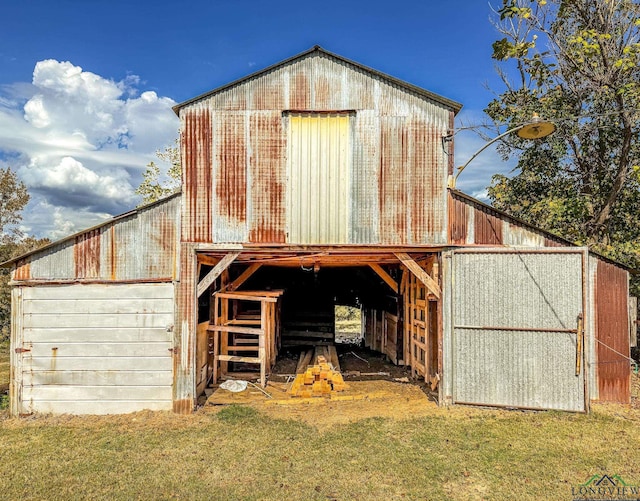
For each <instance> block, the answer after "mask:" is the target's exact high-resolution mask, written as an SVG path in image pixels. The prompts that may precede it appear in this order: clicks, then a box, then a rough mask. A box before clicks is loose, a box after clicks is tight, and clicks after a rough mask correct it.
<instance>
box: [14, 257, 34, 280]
mask: <svg viewBox="0 0 640 501" xmlns="http://www.w3.org/2000/svg"><path fill="white" fill-rule="evenodd" d="M12 278H13V280H29V279H30V278H31V265H30V264H29V260H28V259H22V260H20V261H18V262H17V263H16V267H15V270H14V272H13V277H12Z"/></svg>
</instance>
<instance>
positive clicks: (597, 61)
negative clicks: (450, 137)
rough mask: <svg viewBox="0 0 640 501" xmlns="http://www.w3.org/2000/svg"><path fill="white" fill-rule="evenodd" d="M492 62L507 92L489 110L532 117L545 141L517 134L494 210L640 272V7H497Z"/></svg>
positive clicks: (628, 0) (507, 150)
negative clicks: (544, 130) (541, 124)
mask: <svg viewBox="0 0 640 501" xmlns="http://www.w3.org/2000/svg"><path fill="white" fill-rule="evenodd" d="M497 14H499V16H500V20H499V21H497V22H496V27H497V29H498V31H499V32H500V33H501V35H502V37H503V38H501V39H500V40H498V41H496V42H495V43H494V44H493V57H494V58H495V59H496V60H497V61H499V62H500V64H501V66H500V67H499V68H498V71H499V74H500V76H501V78H502V81H503V82H504V84H505V88H506V89H505V91H504V92H503V93H502V94H500V95H499V96H498V97H497V98H496V99H495V100H493V101H492V102H491V103H490V104H489V105H488V107H487V109H486V110H485V111H486V112H487V114H488V115H489V116H490V117H491V118H492V119H493V120H494V122H495V123H496V124H501V125H507V126H515V125H517V124H520V123H524V122H526V121H528V120H529V119H530V117H531V116H532V114H533V113H534V112H537V113H538V114H540V115H541V116H543V117H544V118H546V119H550V120H553V121H554V122H556V124H557V127H558V128H557V131H556V132H555V133H554V134H553V135H552V136H550V137H549V138H547V139H546V140H545V141H540V142H536V143H535V144H532V143H531V142H525V141H523V140H521V139H519V138H517V137H516V136H515V135H512V137H510V138H508V140H507V141H505V142H504V143H503V144H502V145H501V146H500V152H501V153H502V154H503V155H504V156H505V157H509V156H510V155H512V154H519V160H518V165H517V167H516V174H515V175H514V176H513V177H507V176H503V175H496V176H494V177H493V179H492V182H491V186H490V187H489V197H490V198H491V200H492V203H493V204H494V206H496V207H497V208H500V209H504V210H507V211H509V212H511V213H513V214H514V215H515V216H517V217H520V218H522V219H524V220H526V221H529V222H531V223H533V224H536V225H538V226H541V227H543V228H546V229H548V230H550V231H552V232H555V233H558V234H561V235H563V236H566V237H568V238H570V239H572V240H574V241H576V242H578V243H581V244H585V245H589V246H590V247H592V248H594V249H595V250H598V251H600V252H604V253H605V254H607V255H609V256H611V257H612V258H615V259H618V260H622V261H623V262H625V263H627V264H631V265H638V264H640V158H639V156H640V139H639V136H638V134H639V132H640V111H639V109H640V65H639V62H640V7H639V5H638V3H637V2H636V1H632V0H502V8H501V9H499V10H498V11H497Z"/></svg>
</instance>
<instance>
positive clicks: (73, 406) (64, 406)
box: [27, 400, 173, 415]
mask: <svg viewBox="0 0 640 501" xmlns="http://www.w3.org/2000/svg"><path fill="white" fill-rule="evenodd" d="M172 408H173V402H172V401H171V400H145V401H142V402H141V401H134V400H129V401H114V400H112V401H108V400H107V401H105V400H86V401H62V402H50V401H47V402H44V401H37V402H31V403H30V404H29V407H28V408H27V411H29V412H41V413H43V414H95V415H105V414H127V413H130V412H137V411H141V410H151V411H170V410H171V409H172Z"/></svg>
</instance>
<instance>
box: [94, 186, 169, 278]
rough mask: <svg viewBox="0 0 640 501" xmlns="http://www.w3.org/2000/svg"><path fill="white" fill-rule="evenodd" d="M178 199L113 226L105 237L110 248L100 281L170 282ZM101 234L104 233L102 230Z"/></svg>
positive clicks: (145, 209) (146, 209)
mask: <svg viewBox="0 0 640 501" xmlns="http://www.w3.org/2000/svg"><path fill="white" fill-rule="evenodd" d="M179 204H180V198H179V197H176V198H173V199H171V200H168V201H167V202H166V203H164V204H158V205H154V206H152V207H149V208H142V209H139V210H138V211H137V213H136V215H135V217H129V218H123V219H122V220H120V221H118V222H117V224H115V225H114V226H113V231H111V232H109V231H103V238H104V237H106V235H109V237H108V238H109V239H110V240H111V245H110V246H109V245H107V246H106V247H107V248H106V249H105V251H106V252H105V253H104V254H103V255H105V254H108V255H109V258H107V259H105V260H104V262H103V265H104V266H103V270H102V277H101V278H103V279H104V280H110V279H116V280H133V279H140V278H172V277H174V276H175V263H176V259H177V257H176V252H177V238H178V227H177V223H178V221H177V220H178V217H177V216H178V213H179ZM105 230H107V229H106V228H105Z"/></svg>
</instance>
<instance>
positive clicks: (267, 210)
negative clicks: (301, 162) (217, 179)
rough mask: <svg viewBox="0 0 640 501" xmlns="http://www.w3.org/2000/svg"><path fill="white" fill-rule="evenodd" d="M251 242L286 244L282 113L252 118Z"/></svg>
mask: <svg viewBox="0 0 640 501" xmlns="http://www.w3.org/2000/svg"><path fill="white" fill-rule="evenodd" d="M250 128H251V130H252V131H253V134H252V135H251V138H250V139H251V144H250V151H251V155H250V159H249V172H250V179H251V184H250V190H249V198H250V207H251V214H250V221H249V241H250V242H257V243H284V242H285V241H286V233H285V231H286V230H285V210H286V201H285V197H286V179H285V176H284V172H283V171H282V169H280V161H281V159H282V158H283V157H284V156H285V155H286V146H287V141H286V136H285V130H284V127H283V125H282V118H281V113H280V112H278V111H276V112H270V113H262V114H255V115H251V116H250Z"/></svg>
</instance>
